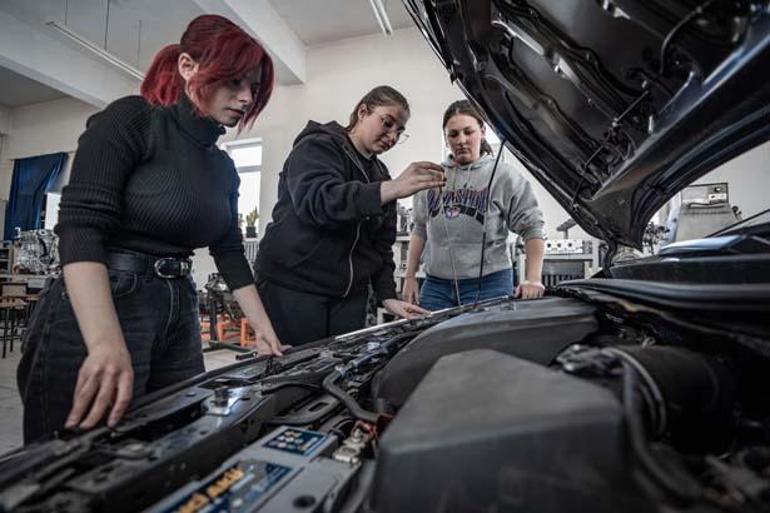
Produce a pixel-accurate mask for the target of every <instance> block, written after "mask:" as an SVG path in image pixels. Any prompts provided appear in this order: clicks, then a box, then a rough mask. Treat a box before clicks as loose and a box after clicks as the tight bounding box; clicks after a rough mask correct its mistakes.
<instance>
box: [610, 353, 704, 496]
mask: <svg viewBox="0 0 770 513" xmlns="http://www.w3.org/2000/svg"><path fill="white" fill-rule="evenodd" d="M622 364H623V408H624V413H625V415H626V424H627V426H628V435H629V439H630V441H631V448H632V450H633V453H634V455H635V456H636V459H637V461H638V462H639V464H640V465H641V466H642V468H643V469H644V470H646V471H647V473H648V474H649V475H650V476H651V477H652V478H653V479H654V480H655V482H656V483H657V484H658V485H659V486H660V487H661V488H663V489H664V490H665V491H666V492H667V493H668V494H669V495H671V496H672V497H675V498H677V499H679V500H680V501H685V502H693V501H695V500H696V499H697V498H698V497H700V496H701V495H702V493H701V489H700V487H699V486H698V485H697V484H695V483H694V482H692V481H691V480H688V479H686V478H685V477H684V476H680V475H677V474H675V473H674V472H671V471H668V470H666V469H664V468H663V467H661V465H660V464H659V463H658V461H656V460H655V457H654V456H653V455H652V454H651V453H650V451H649V450H648V449H647V437H646V436H645V433H644V427H643V426H644V421H643V420H642V418H641V414H640V411H639V410H640V408H639V404H638V401H637V397H636V389H637V387H638V386H639V381H638V379H637V373H636V370H635V369H634V368H633V367H632V366H631V364H629V363H628V362H626V361H623V362H622Z"/></svg>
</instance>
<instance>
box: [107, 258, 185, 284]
mask: <svg viewBox="0 0 770 513" xmlns="http://www.w3.org/2000/svg"><path fill="white" fill-rule="evenodd" d="M107 267H109V268H110V269H112V270H114V271H128V272H132V273H137V274H144V275H148V276H157V277H158V278H164V279H167V280H171V279H174V278H182V277H184V276H187V275H188V274H190V271H191V270H192V261H191V260H190V259H189V258H183V257H157V256H153V255H145V254H142V253H108V254H107Z"/></svg>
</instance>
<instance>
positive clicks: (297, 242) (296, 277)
mask: <svg viewBox="0 0 770 513" xmlns="http://www.w3.org/2000/svg"><path fill="white" fill-rule="evenodd" d="M386 180H390V173H389V172H388V169H387V168H386V167H385V165H384V164H383V163H382V162H380V161H379V159H377V157H372V158H371V159H367V158H364V156H363V155H361V154H359V153H358V152H357V151H356V150H355V147H354V146H353V143H352V142H351V141H350V139H349V137H348V135H347V132H346V131H345V129H344V128H343V127H342V126H340V125H339V124H337V123H335V122H331V123H326V124H324V125H321V124H318V123H316V122H314V121H311V122H309V123H308V125H307V127H305V129H304V130H303V131H302V133H300V135H299V136H297V139H296V140H295V141H294V148H293V149H292V151H291V153H290V154H289V157H288V158H287V159H286V162H285V163H284V166H283V171H281V177H280V180H279V182H278V202H277V203H276V204H275V208H274V209H273V221H272V222H271V223H270V224H269V225H268V226H267V229H266V230H265V236H264V238H263V240H262V243H261V244H260V250H259V253H258V254H257V262H256V267H257V274H258V275H259V279H260V280H261V279H264V280H267V281H271V282H274V283H277V284H278V285H281V286H283V287H287V288H290V289H294V290H299V291H302V292H309V293H312V294H318V295H323V296H329V297H335V298H337V297H350V296H353V295H355V294H359V293H362V292H364V291H365V290H366V289H367V287H368V285H369V284H370V283H371V285H372V287H373V289H374V292H375V294H376V295H377V299H378V300H379V301H380V302H382V301H384V300H386V299H392V298H395V297H396V284H395V282H394V280H393V272H394V270H395V264H394V262H393V244H394V242H395V240H396V202H395V201H392V202H390V203H388V204H386V205H381V204H380V188H381V185H382V182H383V181H386Z"/></svg>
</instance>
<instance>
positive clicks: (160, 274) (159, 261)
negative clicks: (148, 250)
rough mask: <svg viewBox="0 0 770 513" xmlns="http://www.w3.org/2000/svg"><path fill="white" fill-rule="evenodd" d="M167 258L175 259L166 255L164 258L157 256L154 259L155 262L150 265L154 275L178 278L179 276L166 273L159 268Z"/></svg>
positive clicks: (167, 278) (169, 278) (168, 278)
mask: <svg viewBox="0 0 770 513" xmlns="http://www.w3.org/2000/svg"><path fill="white" fill-rule="evenodd" d="M167 260H175V259H174V258H168V257H166V258H159V259H157V260H156V261H155V263H154V264H153V265H152V267H153V268H154V269H155V275H156V276H158V277H160V278H163V279H166V280H173V279H174V278H179V276H175V275H173V274H166V273H164V272H163V271H161V270H160V266H161V264H162V263H163V262H164V261H167ZM180 264H181V262H180Z"/></svg>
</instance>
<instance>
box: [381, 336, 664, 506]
mask: <svg viewBox="0 0 770 513" xmlns="http://www.w3.org/2000/svg"><path fill="white" fill-rule="evenodd" d="M624 432H625V430H624V422H623V413H622V407H621V405H620V404H619V402H618V400H617V399H616V398H615V396H614V395H613V394H612V393H611V392H610V391H609V390H607V389H604V388H601V387H599V386H597V385H593V384H591V383H588V382H586V381H583V380H580V379H578V378H574V377H572V376H569V375H566V374H562V373H559V372H557V371H554V370H550V369H548V368H545V367H543V366H541V365H536V364H533V363H530V362H527V361H524V360H521V359H519V358H515V357H512V356H508V355H504V354H501V353H498V352H496V351H488V350H475V351H469V352H466V353H460V354H455V355H450V356H445V357H444V358H441V359H440V360H439V361H438V363H437V364H436V365H435V367H434V368H433V369H432V370H431V371H430V373H428V375H427V376H426V377H425V379H424V380H423V381H422V382H421V383H420V385H419V386H418V387H417V389H416V390H415V391H414V394H412V396H411V397H410V398H409V400H408V401H407V402H406V404H405V405H404V407H403V408H402V410H401V411H400V412H399V414H398V415H397V416H396V417H395V420H394V421H393V423H392V424H391V425H390V426H389V427H388V429H387V431H386V432H385V434H384V436H383V438H382V443H381V446H380V453H379V459H378V461H377V473H376V478H375V486H374V491H373V495H372V500H371V505H372V507H373V510H374V511H376V512H377V513H405V512H412V511H413V512H420V513H434V512H435V513H438V512H441V513H449V512H457V513H460V512H462V513H474V512H496V513H499V512H507V511H510V512H514V511H516V512H520V511H536V512H538V513H549V512H559V513H565V512H573V511H574V512H581V513H582V512H586V511H591V512H593V513H596V512H605V511H606V512H612V513H616V512H618V511H623V512H636V511H653V509H654V508H653V507H652V505H651V504H650V503H648V502H647V501H646V500H645V498H644V497H643V495H641V493H640V491H639V490H638V489H637V488H636V486H635V485H634V483H633V481H632V479H631V477H630V476H631V475H632V473H633V466H632V463H631V461H630V458H629V451H628V450H627V448H626V443H625V436H624ZM394 491H396V492H394Z"/></svg>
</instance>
